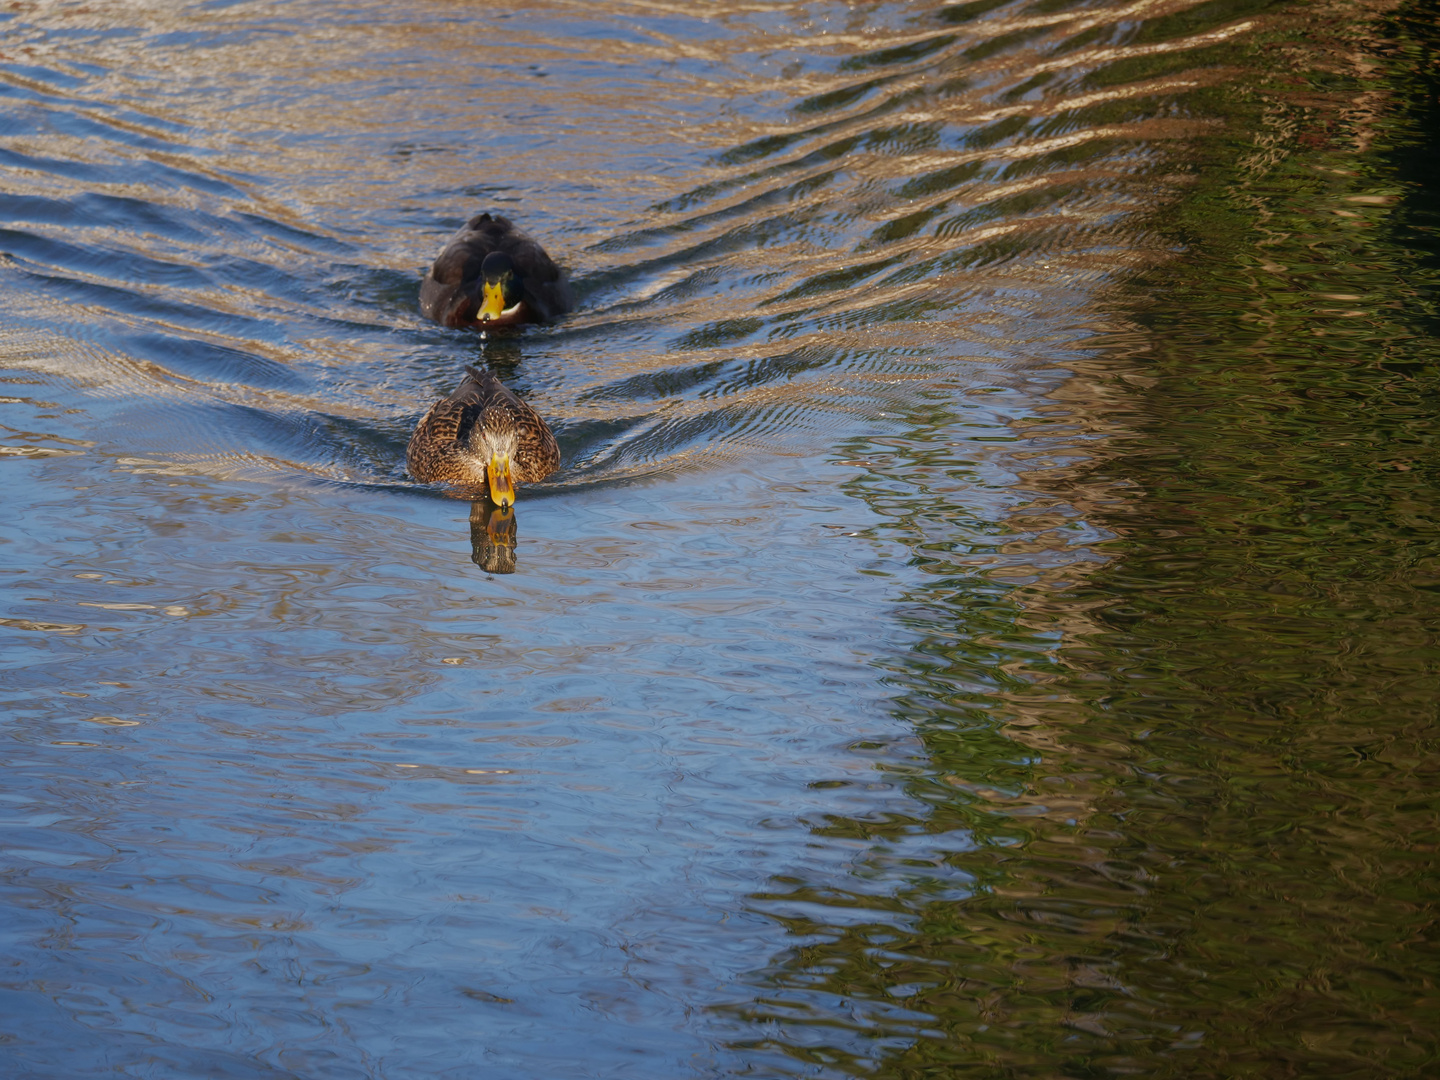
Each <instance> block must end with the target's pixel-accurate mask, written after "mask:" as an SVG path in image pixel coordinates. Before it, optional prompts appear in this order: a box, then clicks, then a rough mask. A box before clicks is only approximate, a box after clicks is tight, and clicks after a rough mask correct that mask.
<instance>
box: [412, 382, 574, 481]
mask: <svg viewBox="0 0 1440 1080" xmlns="http://www.w3.org/2000/svg"><path fill="white" fill-rule="evenodd" d="M507 428H508V429H513V431H514V433H515V449H514V451H513V452H512V454H511V456H510V468H511V472H512V475H513V477H514V480H515V483H516V484H533V483H536V482H537V481H540V480H543V479H545V477H547V476H549V475H550V474H551V473H552V472H554V471H555V470H556V469H558V468H559V467H560V447H559V445H558V444H557V443H556V442H555V436H554V435H552V434H551V433H550V429H549V428H548V427H547V426H546V425H545V421H544V420H542V419H540V414H539V413H537V412H536V411H535V410H534V409H532V408H531V407H530V406H529V405H526V404H525V402H523V401H521V400H520V399H519V398H518V397H516V396H515V394H514V393H512V392H511V391H510V390H509V389H508V388H506V386H505V384H504V383H502V382H501V381H500V380H499V379H498V378H496V377H495V375H494V373H493V372H490V371H481V370H479V369H478V368H473V367H469V366H467V367H466V368H465V379H464V381H463V382H461V383H460V385H459V386H458V387H456V389H455V392H454V393H453V394H451V395H450V396H449V397H447V398H445V399H444V400H443V401H437V402H436V403H435V404H434V405H432V406H430V410H429V411H428V412H427V413H426V414H425V415H424V416H422V417H421V418H420V423H419V424H418V425H417V426H416V428H415V434H413V435H412V436H410V445H409V446H408V447H407V448H406V450H405V464H406V465H407V466H408V467H409V469H410V475H411V476H413V477H414V478H415V479H416V480H420V481H423V482H424V483H448V484H455V485H457V486H459V487H461V488H464V489H466V491H467V492H477V491H485V490H487V489H488V486H489V485H488V483H487V482H486V479H485V464H486V461H487V460H488V458H487V456H486V455H485V454H484V453H483V451H482V450H481V438H482V435H483V433H484V432H485V431H486V430H487V429H488V430H490V431H491V432H496V431H502V430H504V429H507Z"/></svg>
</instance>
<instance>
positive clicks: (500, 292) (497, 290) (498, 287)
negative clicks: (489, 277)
mask: <svg viewBox="0 0 1440 1080" xmlns="http://www.w3.org/2000/svg"><path fill="white" fill-rule="evenodd" d="M503 314H505V285H504V283H503V282H499V281H494V282H491V281H487V282H485V283H484V284H483V285H482V286H481V292H480V310H479V311H478V312H476V313H475V321H476V322H482V323H483V322H490V321H491V320H493V319H498V318H500V316H501V315H503Z"/></svg>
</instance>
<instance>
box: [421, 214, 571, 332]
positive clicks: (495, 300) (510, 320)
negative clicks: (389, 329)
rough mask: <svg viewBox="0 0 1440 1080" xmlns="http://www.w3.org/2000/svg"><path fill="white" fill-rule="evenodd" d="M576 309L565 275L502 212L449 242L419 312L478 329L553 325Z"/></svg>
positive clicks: (474, 222)
mask: <svg viewBox="0 0 1440 1080" xmlns="http://www.w3.org/2000/svg"><path fill="white" fill-rule="evenodd" d="M571 306H572V301H571V299H570V286H569V283H568V282H566V280H565V275H564V274H563V273H562V272H561V270H560V268H559V267H558V266H556V265H555V263H554V261H553V260H552V259H551V258H550V256H549V255H546V254H545V250H544V249H543V248H542V247H541V246H540V245H539V244H537V243H536V242H535V241H534V240H532V239H531V238H530V237H528V236H526V235H525V234H524V233H522V232H521V231H520V230H519V229H517V228H516V227H515V226H514V224H513V223H512V222H511V221H510V220H509V219H508V218H503V217H501V216H500V215H499V214H477V215H476V216H475V217H472V218H471V219H470V220H469V221H467V222H466V223H465V225H464V227H463V228H462V229H461V230H460V231H459V232H457V233H456V234H455V235H454V236H452V237H451V238H450V241H449V243H447V244H446V245H445V250H443V251H442V252H440V257H439V258H437V259H436V260H435V265H434V266H432V267H431V268H430V272H429V273H428V274H426V275H425V280H424V281H423V282H422V283H421V284H420V310H421V312H422V313H424V315H425V317H426V318H428V319H434V320H435V321H436V322H438V323H444V324H445V325H446V326H456V327H470V328H473V329H477V330H485V329H490V328H492V327H496V328H498V327H502V326H516V325H519V324H520V323H527V322H548V321H549V320H551V319H553V318H555V317H556V316H557V315H563V314H564V313H565V312H567V311H569V310H570V308H571Z"/></svg>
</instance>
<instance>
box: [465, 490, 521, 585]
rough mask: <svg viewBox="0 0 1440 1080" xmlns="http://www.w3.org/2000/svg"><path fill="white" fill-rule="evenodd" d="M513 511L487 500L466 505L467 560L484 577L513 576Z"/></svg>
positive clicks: (511, 508) (508, 507)
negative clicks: (478, 568) (492, 575)
mask: <svg viewBox="0 0 1440 1080" xmlns="http://www.w3.org/2000/svg"><path fill="white" fill-rule="evenodd" d="M515 531H516V530H515V508H514V507H513V506H496V505H495V504H494V503H492V502H491V501H490V500H489V499H476V500H475V501H474V502H472V503H471V504H470V560H471V562H473V563H474V564H475V565H476V566H478V567H480V569H481V570H484V571H485V572H486V573H487V574H513V573H515Z"/></svg>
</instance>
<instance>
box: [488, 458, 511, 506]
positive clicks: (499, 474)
mask: <svg viewBox="0 0 1440 1080" xmlns="http://www.w3.org/2000/svg"><path fill="white" fill-rule="evenodd" d="M485 480H486V481H487V482H488V483H489V485H490V501H491V502H493V503H494V504H495V505H496V506H500V507H505V506H514V505H515V479H514V477H512V476H511V475H510V455H509V454H507V453H505V451H503V450H496V451H495V452H494V453H492V454H491V455H490V463H489V464H488V465H486V466H485Z"/></svg>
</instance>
